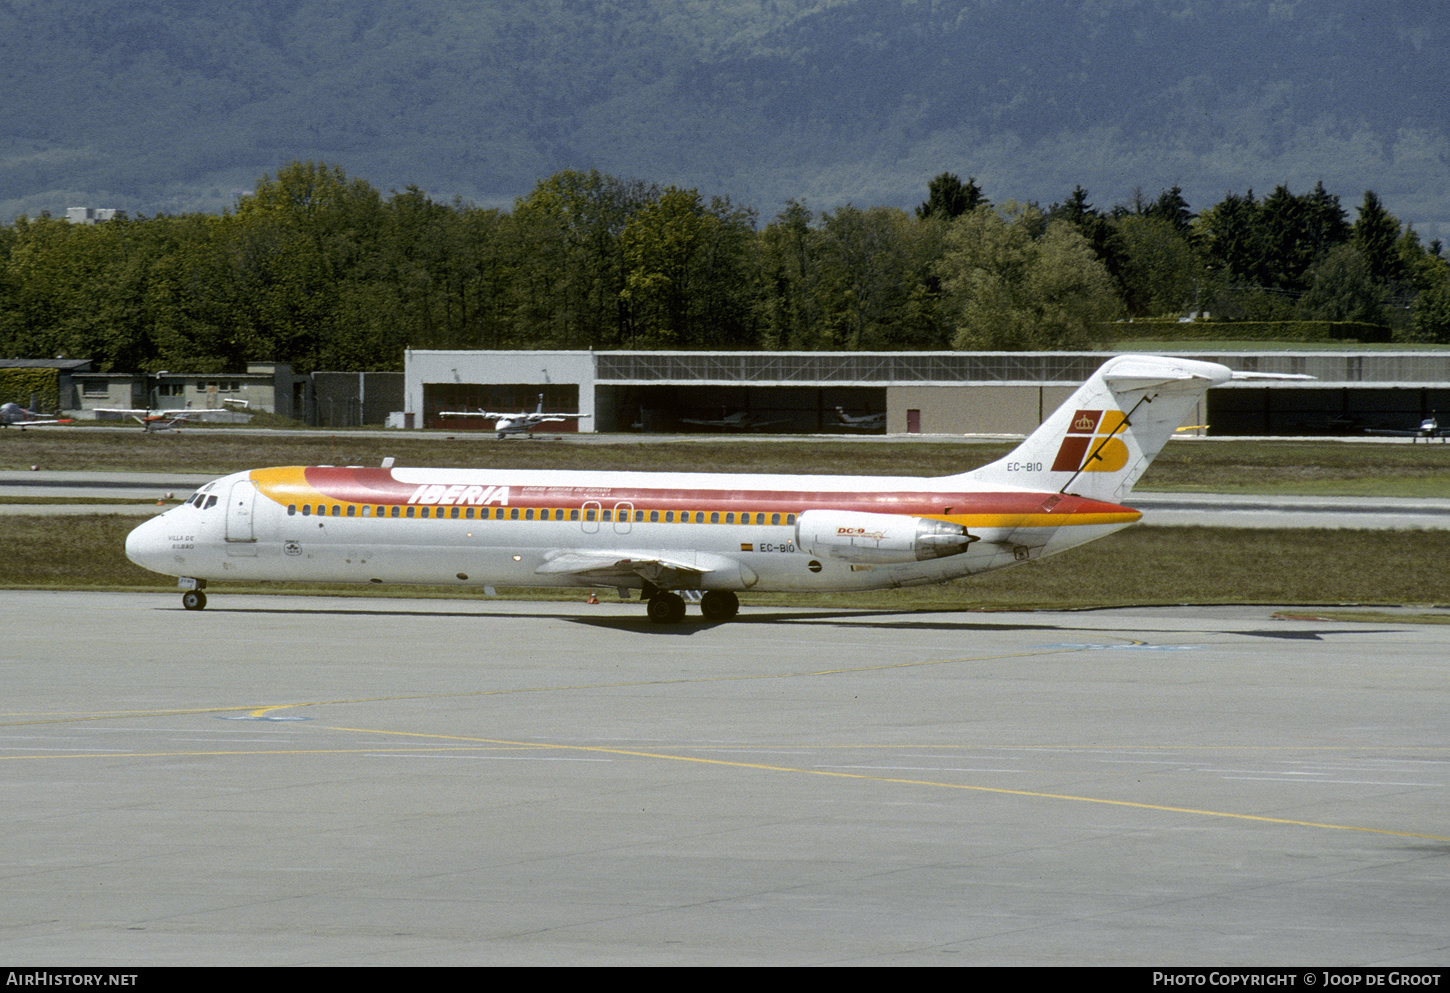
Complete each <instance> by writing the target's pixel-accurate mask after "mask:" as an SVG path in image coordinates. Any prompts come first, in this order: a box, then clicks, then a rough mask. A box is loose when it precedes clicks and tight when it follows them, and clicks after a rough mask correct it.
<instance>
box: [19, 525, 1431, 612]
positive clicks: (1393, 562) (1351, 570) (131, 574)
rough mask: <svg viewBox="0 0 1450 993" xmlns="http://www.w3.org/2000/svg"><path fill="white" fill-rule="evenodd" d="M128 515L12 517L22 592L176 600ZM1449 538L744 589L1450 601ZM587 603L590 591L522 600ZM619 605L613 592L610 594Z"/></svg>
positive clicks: (1158, 531) (986, 601)
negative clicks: (143, 555) (847, 585)
mask: <svg viewBox="0 0 1450 993" xmlns="http://www.w3.org/2000/svg"><path fill="white" fill-rule="evenodd" d="M137 523H138V521H137V519H136V518H134V517H127V516H122V515H102V514H96V515H82V516H76V517H45V516H16V517H5V518H0V528H3V529H4V534H5V545H6V558H7V561H6V569H5V573H4V576H3V578H0V587H5V588H12V589H32V588H46V589H155V590H174V589H175V583H174V581H173V580H170V579H167V578H165V577H162V576H158V575H156V574H155V573H151V572H147V571H146V570H144V569H141V568H139V567H137V566H135V565H132V564H131V563H130V562H129V561H127V559H126V557H125V552H124V545H125V538H126V533H127V532H128V531H130V530H131V528H133V527H135V526H136V524H137ZM1447 561H1450V532H1445V531H1331V530H1308V529H1304V530H1269V529H1264V530H1260V529H1253V530H1235V529H1220V528H1147V527H1135V528H1130V529H1128V530H1126V531H1123V532H1121V533H1119V534H1116V535H1112V536H1110V537H1108V538H1105V539H1103V540H1102V541H1098V542H1093V543H1092V544H1089V545H1085V546H1083V547H1081V548H1077V549H1073V550H1071V551H1068V552H1065V553H1063V554H1061V555H1057V556H1053V557H1051V558H1048V559H1044V560H1041V561H1039V562H1031V563H1026V564H1024V565H1020V566H1015V567H1013V568H1010V569H1004V570H1001V571H999V572H992V573H987V574H986V575H983V576H979V577H976V578H974V579H967V580H963V581H960V582H956V583H951V584H948V585H945V586H927V587H913V588H910V589H904V590H883V591H879V592H873V593H835V592H832V593H820V594H811V595H806V594H775V593H748V592H747V593H745V594H744V595H743V596H742V600H743V601H744V602H745V603H747V604H750V605H755V606H810V607H853V608H860V609H888V610H1021V609H1029V608H1042V609H1055V610H1064V609H1076V608H1089V607H1108V606H1121V605H1126V604H1180V603H1277V604H1295V603H1302V604H1319V605H1324V604H1381V605H1387V604H1397V605H1398V604H1421V605H1431V604H1450V571H1447V570H1446V569H1445V567H1444V563H1445V562H1447ZM210 589H211V590H213V591H215V592H217V593H226V592H227V591H228V590H232V591H236V592H242V591H251V592H344V593H348V594H362V595H374V596H377V595H386V596H400V595H401V596H430V595H431V596H448V597H460V596H463V597H467V596H470V595H479V594H469V593H460V591H459V590H458V588H456V587H436V588H434V587H358V586H326V587H324V586H318V585H312V584H308V585H296V584H281V583H254V584H246V585H244V586H243V585H239V584H227V583H217V584H213V585H212V586H211V587H210ZM510 592H511V593H513V594H514V595H517V596H520V597H527V598H530V599H563V600H577V599H581V598H582V597H583V596H584V592H583V591H582V590H554V589H551V590H521V591H510ZM608 595H609V596H610V597H612V596H613V593H612V591H610V592H609V594H608Z"/></svg>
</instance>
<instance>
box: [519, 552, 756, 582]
mask: <svg viewBox="0 0 1450 993" xmlns="http://www.w3.org/2000/svg"><path fill="white" fill-rule="evenodd" d="M691 557H692V558H693V559H694V560H695V561H694V562H689V561H686V560H685V558H684V557H681V558H671V557H668V556H663V555H659V554H657V553H655V552H648V551H629V550H619V551H609V550H607V549H599V550H594V549H590V550H587V551H584V550H579V549H560V550H559V551H555V552H550V553H549V554H548V555H547V556H546V557H545V560H544V562H543V563H542V564H541V565H540V566H539V567H538V568H537V569H535V570H534V572H535V574H537V575H540V576H578V577H579V578H580V579H588V580H593V581H595V582H598V583H599V584H600V585H611V586H612V585H615V584H616V583H617V582H618V581H621V580H624V581H631V580H635V579H643V580H646V581H647V582H650V583H653V584H654V585H655V586H658V587H660V588H661V589H698V588H699V585H700V582H701V580H702V579H703V577H705V576H706V575H711V574H713V575H716V576H724V577H730V578H732V579H734V580H736V581H738V582H743V584H744V585H745V586H752V585H754V583H755V581H756V576H755V573H754V571H753V570H751V569H750V567H749V566H747V565H745V564H744V563H743V562H740V561H737V560H736V559H732V558H729V557H727V556H724V555H712V554H708V553H702V552H697V553H696V554H695V555H693V556H691Z"/></svg>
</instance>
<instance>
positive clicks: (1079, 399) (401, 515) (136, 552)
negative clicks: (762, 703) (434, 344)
mask: <svg viewBox="0 0 1450 993" xmlns="http://www.w3.org/2000/svg"><path fill="white" fill-rule="evenodd" d="M1233 375H1234V374H1233V373H1232V372H1230V371H1229V369H1227V368H1226V367H1224V366H1221V365H1217V364H1214V363H1209V362H1196V361H1191V360H1187V359H1172V358H1159V357H1156V356H1121V357H1119V358H1115V359H1113V360H1111V361H1110V362H1108V363H1107V364H1106V365H1104V366H1103V367H1102V368H1101V369H1099V370H1098V371H1097V372H1096V373H1095V374H1094V375H1093V376H1092V378H1091V379H1089V380H1088V381H1087V382H1086V383H1085V384H1083V386H1082V387H1080V388H1079V389H1078V390H1077V392H1076V393H1074V394H1073V395H1072V397H1071V398H1069V399H1068V401H1067V403H1065V404H1064V405H1063V406H1062V407H1061V408H1060V409H1059V410H1058V411H1057V412H1056V413H1054V414H1053V415H1052V416H1051V417H1049V418H1048V419H1047V420H1046V421H1044V422H1043V424H1042V425H1041V426H1040V427H1039V428H1038V429H1037V430H1036V431H1034V432H1033V433H1032V435H1031V436H1030V437H1028V438H1027V440H1026V441H1024V442H1023V443H1022V444H1021V445H1020V446H1019V447H1018V448H1017V449H1016V450H1015V451H1013V452H1012V453H1011V454H1010V455H1008V456H1007V457H1006V458H1003V459H999V460H997V461H996V462H993V463H991V464H990V465H986V466H983V467H981V468H979V469H973V470H971V471H969V472H963V473H959V474H957V475H953V476H941V477H937V478H921V477H890V476H800V475H773V474H769V475H766V474H762V475H751V474H744V473H716V474H712V473H683V472H669V473H648V472H572V471H559V470H551V471H535V470H495V469H404V468H392V467H391V465H390V463H391V460H389V464H385V465H384V467H382V468H361V467H355V466H347V467H343V466H312V467H309V468H301V467H299V468H279V469H253V470H251V471H250V472H240V473H236V474H234V475H231V476H224V477H222V478H221V479H217V480H214V481H212V482H210V483H208V484H206V485H205V486H203V487H202V488H201V489H200V490H198V491H197V492H196V494H195V495H194V496H193V497H192V498H191V499H190V500H188V501H187V502H186V503H185V504H183V505H182V506H179V507H176V508H175V509H172V510H169V511H167V512H166V513H164V514H162V515H160V516H159V517H156V518H153V519H152V520H150V521H148V522H146V523H145V524H143V525H141V526H140V527H138V528H136V530H134V531H132V532H131V534H130V536H129V537H128V538H127V539H126V555H127V556H128V557H129V558H130V559H131V561H133V562H135V563H137V564H138V565H141V566H144V567H146V568H148V569H152V570H155V571H156V572H160V573H165V574H167V575H172V576H178V577H180V585H181V586H182V587H183V588H184V589H185V590H186V592H185V593H184V594H183V602H184V604H185V606H186V607H187V608H188V609H200V608H201V607H204V606H205V605H206V594H205V593H203V592H202V590H203V589H204V588H205V586H206V583H207V582H208V581H209V580H258V579H265V580H285V581H313V582H328V583H338V582H353V583H423V584H430V585H455V586H459V587H479V586H483V585H485V584H488V585H500V586H508V585H514V586H616V587H619V588H620V589H621V590H625V589H639V590H641V598H642V599H644V600H646V601H648V610H649V616H650V619H651V620H654V621H658V622H660V623H674V622H678V621H680V620H682V619H683V618H684V615H685V602H684V599H683V598H682V597H681V596H679V594H678V593H675V592H672V591H675V590H703V591H705V592H704V595H703V596H702V597H701V599H700V609H701V612H702V613H703V614H704V616H705V617H706V618H707V619H710V620H716V621H723V620H729V619H730V618H732V617H734V616H735V613H736V611H737V610H738V609H739V600H738V598H737V596H736V594H737V592H739V591H742V590H761V591H778V590H869V589H880V588H884V587H892V586H913V585H917V584H923V583H940V582H946V581H947V580H951V579H958V578H960V577H963V576H969V575H973V574H975V573H979V572H986V571H988V570H989V569H1000V568H1002V567H1003V566H1009V565H1012V564H1014V563H1017V562H1025V561H1027V560H1029V559H1036V558H1040V557H1041V556H1044V555H1051V554H1053V553H1055V552H1060V551H1062V550H1063V549H1066V548H1071V547H1073V546H1074V545H1080V544H1082V543H1083V542H1086V541H1091V540H1092V539H1094V538H1100V537H1102V536H1103V535H1106V534H1109V533H1111V532H1113V531H1116V530H1118V529H1119V528H1122V527H1126V526H1127V525H1129V524H1132V523H1133V522H1134V521H1136V520H1138V518H1139V517H1140V516H1141V515H1140V514H1139V513H1138V511H1136V510H1132V509H1131V508H1128V507H1125V506H1122V505H1121V503H1120V501H1121V500H1123V499H1124V498H1125V497H1126V496H1127V495H1128V492H1129V490H1131V489H1132V487H1133V484H1134V483H1135V482H1137V480H1138V478H1139V477H1140V476H1141V475H1142V474H1143V471H1144V470H1145V469H1146V468H1147V467H1148V463H1149V462H1151V461H1152V459H1153V457H1154V456H1155V455H1157V454H1158V452H1159V450H1160V449H1162V447H1163V445H1164V444H1165V443H1166V442H1167V440H1168V438H1169V437H1170V436H1171V435H1172V434H1173V431H1174V429H1175V428H1177V427H1178V426H1179V425H1180V424H1182V423H1183V422H1184V420H1185V419H1186V418H1187V416H1188V415H1189V413H1190V411H1191V410H1192V409H1193V406H1194V404H1195V403H1196V402H1197V400H1198V399H1199V397H1200V396H1202V394H1203V392H1204V391H1205V390H1206V389H1208V388H1209V387H1210V386H1216V385H1218V384H1220V383H1223V382H1226V381H1227V380H1229V379H1230V378H1232V377H1233Z"/></svg>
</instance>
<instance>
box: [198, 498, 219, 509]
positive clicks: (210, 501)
mask: <svg viewBox="0 0 1450 993" xmlns="http://www.w3.org/2000/svg"><path fill="white" fill-rule="evenodd" d="M215 506H216V497H214V496H209V497H207V498H206V506H205V507H203V508H201V509H202V510H211V509H212V508H213V507H215Z"/></svg>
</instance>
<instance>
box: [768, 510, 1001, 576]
mask: <svg viewBox="0 0 1450 993" xmlns="http://www.w3.org/2000/svg"><path fill="white" fill-rule="evenodd" d="M795 538H796V548H798V549H800V550H801V551H803V552H806V553H807V554H809V555H819V556H822V557H830V558H833V559H841V560H842V561H845V562H871V563H890V562H920V561H922V560H924V559H939V558H944V557H946V556H948V555H960V554H961V553H962V552H965V551H966V550H967V546H968V545H970V544H971V543H972V542H974V541H976V540H977V538H976V536H975V535H970V534H967V529H966V528H964V527H962V526H961V525H960V524H952V523H950V522H948V521H930V520H927V519H926V518H924V517H908V516H907V515H905V514H867V513H856V512H854V511H849V510H807V511H806V512H805V513H803V514H801V515H800V516H799V517H797V518H796V525H795Z"/></svg>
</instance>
